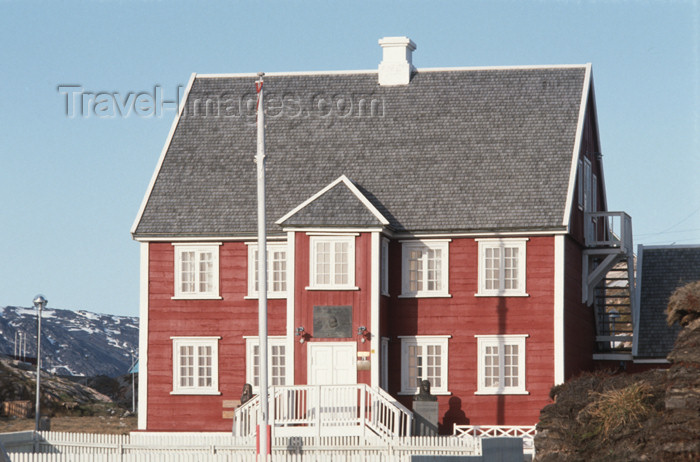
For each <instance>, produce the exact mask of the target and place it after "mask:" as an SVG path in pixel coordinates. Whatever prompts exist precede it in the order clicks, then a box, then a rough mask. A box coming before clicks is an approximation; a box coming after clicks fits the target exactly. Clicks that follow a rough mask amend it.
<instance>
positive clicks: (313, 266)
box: [307, 234, 357, 290]
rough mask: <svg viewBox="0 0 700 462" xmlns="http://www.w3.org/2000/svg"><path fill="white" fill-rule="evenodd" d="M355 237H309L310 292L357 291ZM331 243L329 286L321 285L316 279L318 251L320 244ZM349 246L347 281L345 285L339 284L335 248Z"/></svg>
mask: <svg viewBox="0 0 700 462" xmlns="http://www.w3.org/2000/svg"><path fill="white" fill-rule="evenodd" d="M355 237H356V235H355V234H353V235H342V236H325V235H321V236H309V247H310V250H309V256H310V260H309V286H308V287H307V289H310V290H357V287H355ZM321 243H329V244H330V246H331V252H330V263H329V280H330V282H329V283H327V284H324V283H319V282H318V281H317V279H316V276H317V273H318V261H317V258H316V257H317V250H318V247H317V245H318V244H321ZM343 243H344V244H347V246H348V251H347V259H348V260H347V268H346V270H347V281H346V282H345V283H341V284H338V283H336V282H335V279H336V276H337V274H336V270H335V267H336V258H337V257H338V254H337V253H336V252H335V246H336V245H337V244H343Z"/></svg>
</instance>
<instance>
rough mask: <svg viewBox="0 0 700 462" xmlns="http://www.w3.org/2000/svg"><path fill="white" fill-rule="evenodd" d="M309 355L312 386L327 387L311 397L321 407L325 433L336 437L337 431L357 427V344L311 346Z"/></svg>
mask: <svg viewBox="0 0 700 462" xmlns="http://www.w3.org/2000/svg"><path fill="white" fill-rule="evenodd" d="M308 354H309V366H308V377H309V385H325V386H322V387H320V388H319V389H317V390H315V391H314V393H316V392H318V393H320V395H318V396H316V397H315V398H311V399H312V401H311V402H317V403H318V404H319V406H320V408H319V419H320V424H321V425H322V426H323V427H324V433H325V434H329V435H331V434H336V430H337V429H338V428H340V429H341V430H342V428H343V427H347V426H348V425H357V423H358V422H357V419H358V414H357V409H358V407H357V400H358V397H357V389H356V387H355V385H357V365H356V362H355V361H356V360H355V356H356V354H357V344H356V343H355V342H323V343H309V344H308ZM344 385H348V386H347V387H345V386H344ZM316 400H318V401H316ZM314 407H315V406H314ZM338 434H342V432H341V433H338Z"/></svg>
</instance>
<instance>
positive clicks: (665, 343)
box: [635, 245, 700, 359]
mask: <svg viewBox="0 0 700 462" xmlns="http://www.w3.org/2000/svg"><path fill="white" fill-rule="evenodd" d="M637 261H638V268H637V284H638V290H637V294H638V296H637V304H638V306H639V309H638V313H639V331H638V334H637V335H635V338H636V342H637V353H636V357H637V358H650V359H654V358H658V359H662V358H666V356H667V355H668V354H669V352H670V351H671V350H672V349H673V344H674V342H675V340H676V336H677V335H678V332H679V331H680V327H679V326H678V325H674V326H671V327H669V326H668V325H667V324H666V306H667V305H668V299H669V297H670V296H671V294H672V293H673V291H674V290H676V289H677V288H679V287H681V286H683V285H685V284H687V283H689V282H693V281H699V280H700V245H696V246H642V245H640V246H639V248H638V251H637Z"/></svg>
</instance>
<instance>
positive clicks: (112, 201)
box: [0, 0, 700, 315]
mask: <svg viewBox="0 0 700 462" xmlns="http://www.w3.org/2000/svg"><path fill="white" fill-rule="evenodd" d="M394 35H406V36H409V37H410V38H411V39H413V41H414V42H416V44H417V45H418V49H417V50H416V52H415V53H414V64H415V65H416V66H417V67H419V68H421V67H449V66H489V65H528V64H583V63H588V62H591V63H592V64H593V75H594V84H595V91H596V97H597V109H598V118H599V127H600V134H601V142H602V151H603V155H604V160H603V162H604V168H605V179H606V183H607V193H608V207H609V209H610V210H624V211H626V212H627V213H629V214H630V215H631V216H632V220H633V225H634V233H635V241H636V243H643V244H670V243H674V242H675V243H700V181H698V173H699V172H700V49H699V47H700V2H699V1H590V2H586V1H578V2H574V1H554V0H549V1H548V0H541V1H533V2H523V1H498V0H496V1H488V2H487V1H442V2H434V3H428V2H413V1H407V2H388V1H352V2H342V3H340V2H337V3H333V4H331V3H330V2H321V1H309V2H301V1H289V0H287V1H268V2H240V1H232V2H213V1H202V2H181V1H176V0H175V1H174V0H170V1H113V2H109V1H80V2H78V1H67V2H60V3H58V2H53V1H43V2H42V1H7V0H0V44H1V45H0V83H1V85H0V204H1V206H0V246H1V247H0V249H1V250H2V252H1V253H0V255H2V264H0V306H5V305H20V306H29V305H30V304H31V300H32V298H33V296H34V295H35V294H36V293H39V292H41V293H44V294H45V295H46V297H47V298H48V300H49V306H50V307H53V308H64V309H87V310H91V311H97V312H102V313H113V314H124V315H137V314H138V292H139V285H138V280H139V250H138V245H137V244H136V243H135V242H134V241H132V240H131V236H130V234H129V229H130V227H131V224H132V222H133V220H134V218H135V216H136V213H137V211H138V208H139V205H140V203H141V200H142V198H143V195H144V193H145V191H146V187H147V185H148V182H149V180H150V178H151V175H152V173H153V170H154V168H155V166H156V162H157V160H158V157H159V154H160V152H161V149H162V147H163V144H164V142H165V140H166V137H167V134H168V131H169V129H170V125H171V123H172V120H173V118H174V116H175V110H174V109H173V108H170V107H168V106H167V105H166V106H163V108H162V111H158V112H159V113H158V114H154V111H153V110H151V111H149V110H147V108H146V109H144V108H142V109H143V110H142V111H141V114H138V113H137V112H136V111H134V110H132V111H131V112H130V113H129V114H128V116H117V117H111V118H108V117H97V116H95V114H94V111H87V112H83V114H80V113H79V112H77V113H76V114H74V116H73V117H68V116H67V115H66V95H65V92H64V93H61V92H60V91H59V89H58V87H59V86H61V85H78V86H79V87H80V88H82V90H83V91H84V92H93V93H99V92H108V93H111V94H116V95H117V96H118V97H119V98H122V99H124V98H129V95H133V96H134V97H135V95H136V94H137V93H139V92H145V93H150V94H153V92H154V91H156V89H157V91H159V92H160V93H159V94H160V95H162V98H163V99H164V100H172V99H174V98H176V95H177V89H178V87H179V86H185V85H186V83H187V81H188V79H189V76H190V74H191V73H192V72H197V73H233V72H257V71H267V72H271V71H303V70H343V69H373V68H376V66H377V65H378V63H379V61H380V60H381V50H380V47H379V46H378V45H377V40H378V39H379V38H381V37H384V36H394ZM130 101H133V100H129V99H127V104H130ZM86 114H88V115H89V116H86ZM251 155H252V154H251Z"/></svg>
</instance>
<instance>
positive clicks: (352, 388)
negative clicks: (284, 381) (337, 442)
mask: <svg viewBox="0 0 700 462" xmlns="http://www.w3.org/2000/svg"><path fill="white" fill-rule="evenodd" d="M270 396H271V399H270V400H269V403H270V411H269V413H270V422H269V424H270V425H271V427H272V435H273V437H275V436H297V437H305V436H315V437H321V436H334V435H359V436H367V437H372V436H373V435H378V436H379V437H381V438H383V439H385V440H386V439H390V438H394V437H397V436H400V437H402V436H410V434H411V425H412V421H413V413H412V412H411V411H409V410H408V409H406V408H405V407H404V406H403V405H401V403H399V402H398V401H396V400H395V399H394V398H393V397H392V396H391V395H389V394H388V393H386V392H384V391H383V390H381V389H375V388H371V387H369V386H367V385H366V384H358V385H295V386H288V387H271V389H270ZM259 403H260V402H259V399H258V397H255V398H253V399H252V400H250V401H249V402H247V403H245V404H244V405H243V406H241V407H239V408H238V409H236V411H235V413H234V418H233V434H234V435H235V436H240V437H253V436H254V435H255V429H256V425H257V419H258V410H259V406H260V404H259ZM368 428H369V429H371V432H369V433H367V432H366V430H367V429H368Z"/></svg>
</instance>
